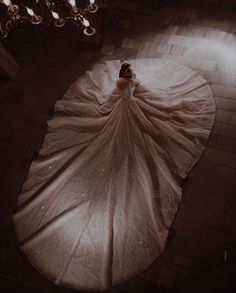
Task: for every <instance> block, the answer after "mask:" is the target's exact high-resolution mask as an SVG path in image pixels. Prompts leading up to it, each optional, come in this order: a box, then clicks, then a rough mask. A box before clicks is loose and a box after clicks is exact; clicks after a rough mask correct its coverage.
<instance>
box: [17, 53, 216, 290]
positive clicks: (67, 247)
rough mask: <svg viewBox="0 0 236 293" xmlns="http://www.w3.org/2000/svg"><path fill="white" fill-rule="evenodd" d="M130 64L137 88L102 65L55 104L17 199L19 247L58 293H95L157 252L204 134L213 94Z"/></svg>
mask: <svg viewBox="0 0 236 293" xmlns="http://www.w3.org/2000/svg"><path fill="white" fill-rule="evenodd" d="M130 63H131V65H132V68H133V70H134V72H135V73H136V75H137V78H138V79H139V80H141V84H140V85H138V86H136V87H135V86H133V85H132V84H131V83H129V85H128V86H127V87H126V88H125V89H123V90H119V89H118V88H116V80H117V78H118V72H119V68H120V61H117V60H115V61H107V62H104V63H102V64H96V65H95V66H94V68H93V69H91V70H90V71H87V72H86V73H85V74H84V75H83V76H81V77H80V78H79V79H78V80H77V81H76V82H75V83H74V84H73V85H72V86H71V87H70V88H69V89H68V91H67V93H66V94H65V95H64V97H63V99H62V100H59V101H57V102H56V104H55V110H54V114H53V116H52V117H51V119H50V120H49V121H48V130H47V133H46V135H45V139H44V142H43V144H42V146H41V149H40V151H39V154H38V157H37V159H35V160H34V161H33V162H32V164H31V167H30V170H29V173H28V177H27V179H26V181H25V183H24V185H23V188H22V191H21V193H20V195H19V198H18V204H17V210H16V213H15V214H14V216H13V220H14V224H15V228H16V233H17V236H18V239H19V241H20V246H21V249H22V250H23V252H24V253H25V255H26V256H27V258H28V259H29V261H30V262H31V263H32V264H33V266H34V267H35V268H36V269H37V270H38V271H40V272H41V273H42V274H44V275H45V276H46V277H47V278H49V279H51V280H53V281H54V282H55V283H56V284H59V285H62V286H65V287H72V288H77V289H85V290H103V289H105V288H108V287H110V286H112V285H115V284H118V283H120V282H122V281H125V280H127V279H129V278H131V277H132V276H135V275H136V274H138V273H140V272H142V271H143V270H144V269H146V268H147V267H148V266H149V265H150V264H151V263H152V262H153V261H154V260H155V259H156V258H157V257H158V256H159V255H160V254H161V253H162V252H163V250H164V248H165V243H166V239H167V236H168V231H169V228H170V226H171V224H172V222H173V219H174V216H175V213H176V211H177V209H178V206H179V203H180V201H181V197H182V183H183V179H184V178H186V176H187V175H188V173H189V172H190V170H191V168H192V167H193V166H194V164H195V163H196V162H197V160H198V159H199V158H200V156H201V154H202V152H203V150H204V148H205V146H206V143H207V140H208V136H209V134H210V131H211V128H212V124H213V121H214V115H215V104H214V99H213V97H212V92H211V89H210V87H209V85H208V84H207V82H206V81H205V80H204V79H203V78H202V77H201V76H199V75H198V74H197V73H196V72H195V71H193V70H191V69H189V68H186V67H184V66H182V65H180V64H178V63H175V62H172V61H169V60H164V59H139V60H131V61H130Z"/></svg>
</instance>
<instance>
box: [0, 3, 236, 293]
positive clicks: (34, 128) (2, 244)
mask: <svg viewBox="0 0 236 293" xmlns="http://www.w3.org/2000/svg"><path fill="white" fill-rule="evenodd" d="M103 2H104V3H105V6H104V8H102V9H100V12H99V13H98V14H97V16H96V17H95V16H94V19H96V20H95V26H96V28H97V31H98V32H97V34H96V35H95V36H94V37H91V38H87V37H83V36H82V34H80V33H78V32H77V31H76V30H75V29H74V28H73V26H70V25H69V26H67V27H63V28H62V29H56V28H54V29H52V30H46V29H45V30H44V29H43V28H42V30H43V31H42V32H40V33H38V32H36V31H35V32H33V33H31V32H28V33H23V32H19V33H18V34H11V35H10V36H9V39H8V41H7V43H5V47H6V48H7V49H8V50H9V52H11V54H12V55H13V56H14V57H15V59H16V60H17V61H18V62H19V64H20V65H21V68H22V70H21V72H20V74H19V76H18V77H17V79H16V80H14V81H11V80H6V79H3V78H1V79H0V117H1V119H0V151H1V152H0V164H1V170H0V182H1V197H0V289H1V292H4V293H8V292H9V293H12V292H13V293H20V292H24V293H31V292H35V293H37V292H38V293H40V292H41V293H44V292H45V293H47V292H48V293H72V292H82V291H78V290H77V291H76V290H71V289H68V288H62V287H57V286H55V285H54V284H53V283H52V282H50V281H48V280H46V279H45V278H44V277H43V276H42V275H41V274H39V273H38V272H36V271H35V270H34V268H33V267H32V266H31V265H30V264H29V263H28V262H27V259H26V258H25V257H24V255H23V254H22V253H21V251H20V250H19V247H18V242H17V239H16V236H15V233H14V227H13V224H12V219H11V215H12V213H13V212H14V208H15V205H16V200H17V196H18V193H19V191H20V188H21V186H22V184H23V182H24V179H25V178H26V175H27V171H28V168H29V166H30V162H31V161H32V159H33V158H34V157H35V156H36V155H37V151H38V149H39V147H40V144H41V143H42V140H43V137H44V134H45V131H46V127H47V124H46V121H47V120H48V119H49V117H50V114H51V113H52V109H53V105H54V103H55V101H56V100H57V99H60V98H61V97H62V96H63V94H64V93H65V91H66V89H67V88H68V86H69V85H70V84H71V83H73V81H75V80H76V79H77V78H78V76H79V75H80V74H82V73H83V72H84V71H85V70H87V69H88V68H89V67H90V66H91V65H92V64H94V63H95V62H98V61H102V60H108V59H120V60H126V59H135V58H167V59H171V60H175V61H177V62H179V63H182V64H184V65H186V66H188V67H191V68H193V69H195V70H196V71H197V72H199V74H201V75H202V76H203V77H204V78H205V79H206V80H207V81H208V82H209V83H210V85H211V87H212V91H213V94H214V96H215V101H216V106H217V113H216V119H215V123H214V127H213V130H212V133H211V136H210V139H209V142H208V146H207V148H206V151H205V152H204V154H203V155H202V157H201V159H200V161H199V162H198V163H197V165H196V166H195V167H194V169H193V170H192V172H191V174H190V175H189V177H188V178H187V180H186V181H185V182H184V185H183V193H184V196H183V201H182V203H181V205H180V208H179V210H178V213H177V215H176V218H175V220H174V223H173V226H172V228H171V231H170V237H169V241H168V243H167V247H166V250H165V251H164V253H163V254H162V255H161V256H160V257H159V258H158V259H157V260H156V261H155V263H153V264H152V265H151V266H150V267H149V268H148V269H147V270H146V271H144V272H143V273H141V274H140V275H138V276H137V277H135V278H133V279H131V280H129V281H128V282H126V283H124V284H121V285H119V286H116V287H114V288H112V289H110V290H107V291H105V292H106V293H122V292H123V293H131V292H132V293H133V292H134V293H144V292H149V293H154V292H155V293H159V292H165V293H174V292H181V293H184V292H186V293H190V292H196V293H200V292H219V293H220V292H227V293H229V292H236V180H235V178H236V1H234V0H227V1H220V0H218V1H217V0H208V1H207V0H200V1H190V0H189V1H188V0H185V1H184V0H179V1H174V0H166V1H165V0H160V1H158V0H147V1H144V0H143V1H142V0H135V1H128V2H127V1H110V2H113V3H112V6H111V7H110V8H109V1H103ZM106 3H107V4H106ZM34 30H35V29H34Z"/></svg>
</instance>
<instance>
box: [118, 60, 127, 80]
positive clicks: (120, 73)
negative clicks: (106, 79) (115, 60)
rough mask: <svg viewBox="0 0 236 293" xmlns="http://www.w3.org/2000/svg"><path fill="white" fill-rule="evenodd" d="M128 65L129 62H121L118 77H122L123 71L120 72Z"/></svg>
mask: <svg viewBox="0 0 236 293" xmlns="http://www.w3.org/2000/svg"><path fill="white" fill-rule="evenodd" d="M129 66H130V64H129V63H127V62H124V63H122V64H121V67H120V71H119V77H122V76H123V73H122V72H123V71H124V70H125V69H126V68H128V67H129Z"/></svg>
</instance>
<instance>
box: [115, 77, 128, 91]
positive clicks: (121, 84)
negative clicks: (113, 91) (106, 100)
mask: <svg viewBox="0 0 236 293" xmlns="http://www.w3.org/2000/svg"><path fill="white" fill-rule="evenodd" d="M127 85H128V80H126V79H124V78H122V77H121V78H119V79H117V81H116V86H117V87H118V88H119V89H124V88H125V87H126V86H127Z"/></svg>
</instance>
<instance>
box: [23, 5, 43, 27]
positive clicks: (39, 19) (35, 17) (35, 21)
mask: <svg viewBox="0 0 236 293" xmlns="http://www.w3.org/2000/svg"><path fill="white" fill-rule="evenodd" d="M26 10H27V12H28V14H29V15H30V16H32V18H31V22H32V23H33V24H39V23H41V22H42V17H41V16H39V15H35V13H34V11H33V10H32V9H30V8H28V7H26Z"/></svg>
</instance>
